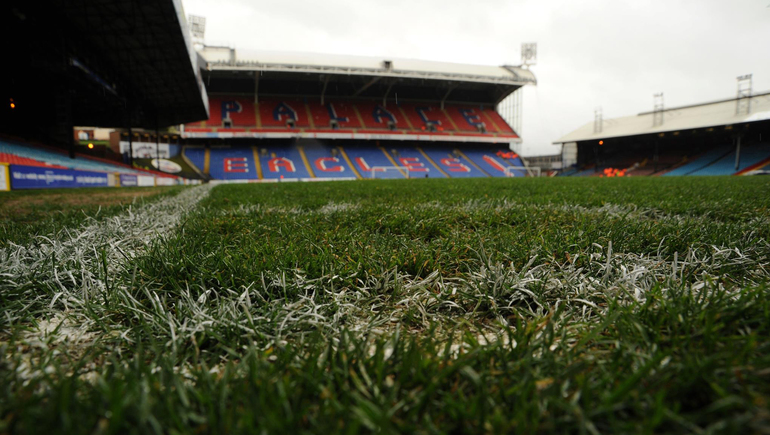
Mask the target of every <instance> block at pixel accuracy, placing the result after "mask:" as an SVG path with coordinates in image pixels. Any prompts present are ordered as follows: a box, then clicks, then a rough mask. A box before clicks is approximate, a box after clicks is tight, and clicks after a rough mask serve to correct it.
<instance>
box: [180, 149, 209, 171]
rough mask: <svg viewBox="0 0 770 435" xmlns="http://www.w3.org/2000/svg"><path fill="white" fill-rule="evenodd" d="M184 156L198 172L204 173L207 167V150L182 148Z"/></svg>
mask: <svg viewBox="0 0 770 435" xmlns="http://www.w3.org/2000/svg"><path fill="white" fill-rule="evenodd" d="M182 155H183V156H184V157H185V159H186V160H187V161H188V162H189V163H190V164H191V165H193V166H195V167H196V168H197V169H198V172H200V173H203V172H204V168H205V166H206V149H205V148H204V147H202V146H200V147H197V146H186V147H184V148H182Z"/></svg>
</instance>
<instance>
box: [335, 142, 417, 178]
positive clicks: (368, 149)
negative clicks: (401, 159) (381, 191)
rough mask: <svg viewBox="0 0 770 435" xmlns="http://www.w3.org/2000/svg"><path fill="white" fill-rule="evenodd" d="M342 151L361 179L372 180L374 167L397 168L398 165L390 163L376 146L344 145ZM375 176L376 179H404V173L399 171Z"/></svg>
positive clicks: (383, 152)
mask: <svg viewBox="0 0 770 435" xmlns="http://www.w3.org/2000/svg"><path fill="white" fill-rule="evenodd" d="M344 150H345V153H346V154H347V156H348V157H349V158H350V161H351V162H352V163H353V165H355V167H356V170H357V171H358V173H359V174H360V175H361V177H363V178H372V169H373V168H375V167H378V166H380V167H384V166H399V165H398V163H396V162H391V161H390V159H389V158H388V157H389V155H388V154H387V153H386V152H385V151H384V149H382V148H380V147H377V146H372V145H367V144H360V143H358V144H353V145H346V146H345V148H344ZM375 176H376V178H406V173H403V172H402V171H400V170H388V171H384V172H379V173H377V174H375Z"/></svg>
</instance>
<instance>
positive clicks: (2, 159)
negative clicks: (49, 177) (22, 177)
mask: <svg viewBox="0 0 770 435" xmlns="http://www.w3.org/2000/svg"><path fill="white" fill-rule="evenodd" d="M0 147H2V145H0ZM0 163H8V164H9V165H24V166H38V167H44V168H58V169H67V168H65V167H64V166H59V165H51V164H48V163H46V162H41V161H40V160H35V159H30V158H28V157H19V156H17V155H16V154H9V153H4V152H0Z"/></svg>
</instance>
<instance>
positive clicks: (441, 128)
mask: <svg viewBox="0 0 770 435" xmlns="http://www.w3.org/2000/svg"><path fill="white" fill-rule="evenodd" d="M210 107H211V112H210V113H211V115H210V119H209V120H207V121H204V122H196V123H191V124H187V125H186V126H185V131H186V132H190V133H196V132H214V131H216V132H231V133H236V132H251V131H256V132H266V133H276V132H278V133H282V132H287V131H291V129H297V130H300V129H301V130H302V131H311V132H332V131H337V130H338V131H340V132H352V133H374V134H404V133H411V134H429V133H431V134H437V135H442V134H443V135H463V136H468V135H471V136H478V135H488V136H494V135H502V136H506V137H509V136H514V137H515V135H516V134H515V133H514V131H513V129H512V128H511V127H510V126H509V125H508V124H507V123H506V122H505V121H504V120H503V118H502V117H501V116H500V114H498V113H497V112H496V111H495V110H494V109H493V108H491V107H481V106H461V105H447V106H446V108H445V109H441V108H440V106H439V105H438V103H436V102H407V103H404V102H402V103H400V104H396V103H395V102H388V104H387V105H383V104H382V102H378V101H346V100H331V101H326V102H325V103H324V104H321V102H320V101H319V100H318V99H305V100H299V99H293V100H292V99H277V98H267V99H260V100H259V104H258V110H257V109H256V107H255V104H254V101H253V100H252V99H250V98H246V97H236V96H233V97H227V96H214V97H210ZM332 118H334V120H335V121H336V125H334V126H333V123H332V122H331V121H332ZM289 120H291V121H293V127H291V126H290V124H291V123H290V122H288V121H289ZM391 124H392V125H391ZM477 124H483V125H484V127H485V129H486V133H481V132H479V129H478V128H477V127H476V125H477ZM431 125H433V126H435V131H434V132H432V131H431V130H432V129H431V127H430V126H431ZM228 126H229V127H228Z"/></svg>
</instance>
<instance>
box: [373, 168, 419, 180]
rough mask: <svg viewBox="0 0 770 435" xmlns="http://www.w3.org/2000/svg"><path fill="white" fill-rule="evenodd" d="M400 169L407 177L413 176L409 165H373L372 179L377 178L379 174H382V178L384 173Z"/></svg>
mask: <svg viewBox="0 0 770 435" xmlns="http://www.w3.org/2000/svg"><path fill="white" fill-rule="evenodd" d="M393 171H398V172H401V174H403V175H404V176H406V178H412V177H411V171H410V169H409V167H408V166H372V171H371V172H372V179H375V178H377V174H380V176H381V178H382V175H384V174H386V173H388V172H391V173H392V172H393Z"/></svg>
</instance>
